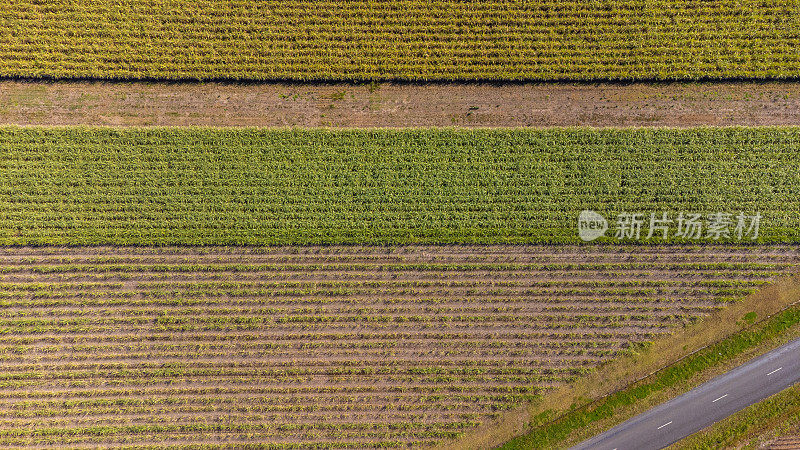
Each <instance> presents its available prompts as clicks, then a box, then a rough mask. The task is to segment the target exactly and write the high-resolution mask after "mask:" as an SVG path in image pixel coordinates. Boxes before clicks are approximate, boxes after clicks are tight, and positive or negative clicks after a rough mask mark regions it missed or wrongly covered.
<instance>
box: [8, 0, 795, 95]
mask: <svg viewBox="0 0 800 450" xmlns="http://www.w3.org/2000/svg"><path fill="white" fill-rule="evenodd" d="M798 16H800V11H798V7H797V5H796V3H794V2H791V1H788V0H779V1H773V2H767V3H763V2H755V1H747V2H744V3H742V4H737V5H735V6H734V5H722V6H718V5H712V4H706V3H697V2H688V1H666V0H662V1H658V2H655V3H646V2H643V1H641V0H624V1H616V2H613V3H604V2H581V1H576V0H570V1H565V2H556V1H537V2H515V3H509V2H502V1H499V0H491V1H483V2H461V1H456V0H441V1H435V2H423V1H420V0H399V1H393V2H388V3H387V2H367V1H353V2H336V1H333V0H323V1H312V0H291V1H289V2H275V1H265V2H255V3H254V2H249V1H245V0H235V1H227V2H224V3H219V2H214V1H211V0H201V1H195V2H181V3H174V2H169V1H167V0H155V1H143V0H135V1H130V2H127V3H126V4H125V7H124V8H122V7H120V6H119V5H118V4H117V3H114V2H112V1H110V0H102V1H95V2H90V3H84V2H79V1H76V0H69V1H58V2H55V1H45V2H41V1H34V0H24V1H10V0H5V1H3V2H2V3H0V23H4V24H6V25H5V26H4V27H3V29H2V30H0V31H2V33H0V43H2V45H0V49H2V50H1V51H0V61H2V64H0V75H2V76H6V77H7V76H22V77H46V78H65V77H66V78H75V77H89V78H115V79H120V78H121V79H130V78H140V79H141V78H148V79H151V78H155V79H169V80H173V79H241V80H267V79H269V80H285V79H294V80H384V79H403V80H476V79H479V80H531V79H534V80H565V79H568V80H587V79H588V80H597V79H696V78H706V77H711V78H767V77H770V78H775V77H778V78H783V77H795V76H797V75H798V73H800V57H798V55H797V52H796V51H794V49H795V48H796V47H797V46H798V44H800V36H799V35H798V33H797V32H796V30H797V28H798V23H797V19H796V17H798ZM633 43H635V45H634V44H633Z"/></svg>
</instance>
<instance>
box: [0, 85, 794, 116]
mask: <svg viewBox="0 0 800 450" xmlns="http://www.w3.org/2000/svg"><path fill="white" fill-rule="evenodd" d="M0 123H2V124H18V125H103V126H218V127H235V126H262V127H284V126H302V127H319V126H323V127H429V126H437V127H441V126H457V127H552V126H594V127H618V126H619V127H660V126H669V127H692V126H703V125H709V126H725V125H739V126H761V125H800V82H792V81H788V82H786V81H780V82H778V81H774V82H715V83H711V82H693V83H631V84H608V83H605V84H603V83H600V84H568V83H538V84H533V83H516V84H458V83H432V84H402V83H401V84H397V83H382V84H371V85H370V84H364V85H354V84H308V83H305V84H304V83H249V84H246V83H243V84H231V83H228V84H225V83H147V82H102V81H58V82H47V81H18V80H4V81H0Z"/></svg>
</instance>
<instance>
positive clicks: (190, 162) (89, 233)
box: [0, 127, 800, 245]
mask: <svg viewBox="0 0 800 450" xmlns="http://www.w3.org/2000/svg"><path fill="white" fill-rule="evenodd" d="M798 152H800V129H798V128H723V129H690V130H673V129H662V130H622V131H620V130H591V129H553V130H477V131H457V130H434V129H431V130H407V131H385V130H384V131H380V130H363V131H355V130H350V131H326V130H258V129H237V130H213V129H186V130H173V129H138V130H137V129H130V130H113V129H92V128H53V129H48V128H16V127H6V128H2V129H0V244H4V245H40V244H41V245H47V244H55V245H63V244H67V245H83V244H116V245H131V244H133V245H166V244H176V245H184V244H185V245H246V244H247V245H249V244H257V245H273V244H343V243H370V244H393V243H427V244H434V243H576V242H580V240H579V237H578V230H577V221H578V215H579V213H580V211H582V210H584V209H590V210H594V211H598V212H599V213H601V214H603V215H605V217H607V218H608V220H609V221H610V222H612V223H611V224H610V227H611V228H613V227H614V226H615V224H614V223H613V222H614V220H615V219H614V218H615V217H616V218H617V219H619V217H620V214H622V213H624V212H628V213H633V212H641V214H643V216H645V217H650V216H649V215H648V213H652V214H656V215H658V216H659V217H660V215H661V212H662V211H664V212H665V213H668V214H669V215H670V217H671V218H672V219H671V220H677V216H678V215H679V214H680V213H681V212H683V211H685V212H687V213H688V212H697V213H703V214H705V215H708V214H714V213H715V212H727V213H730V214H737V213H740V212H744V213H747V214H748V215H755V214H760V215H761V216H763V218H762V219H761V223H760V230H759V233H758V235H757V239H755V240H753V239H752V237H753V236H754V235H752V236H749V237H748V236H747V235H744V236H742V239H738V236H735V235H734V234H733V226H731V227H729V230H730V233H729V236H727V237H725V236H723V237H721V238H720V239H718V240H716V239H712V237H709V236H700V238H699V239H697V240H690V239H684V238H682V237H680V236H678V237H675V236H674V233H673V232H670V233H669V236H668V239H667V240H666V242H675V241H679V240H683V241H688V242H692V243H713V242H734V243H736V242H739V243H743V244H744V243H754V242H761V243H765V242H785V243H790V242H798V241H800V232H798V230H800V195H798V193H800V158H798V157H797V155H798ZM646 221H647V220H646ZM647 225H649V224H645V225H644V227H643V229H646V227H647ZM673 231H676V230H675V229H674V228H673ZM646 234H647V233H646V231H645V232H643V233H642V234H641V235H640V236H639V239H638V240H637V239H636V238H635V237H633V236H627V235H625V236H622V237H623V239H622V241H623V242H627V243H631V242H646V240H645V238H646ZM598 242H618V239H617V238H616V237H615V235H614V234H612V232H611V231H609V232H608V235H607V236H606V237H603V238H600V240H599V241H598ZM649 242H651V243H652V242H656V243H661V242H662V239H661V238H660V235H658V234H656V235H654V236H653V237H652V238H651V239H650V241H649Z"/></svg>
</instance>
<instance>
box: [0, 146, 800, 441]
mask: <svg viewBox="0 0 800 450" xmlns="http://www.w3.org/2000/svg"><path fill="white" fill-rule="evenodd" d="M31 157H34V156H33V155H31ZM526 248H527V250H526ZM343 249H344V248H342V249H338V248H331V249H330V252H337V251H344V250H343ZM510 249H512V250H511V251H510V253H515V254H516V255H517V258H518V259H517V260H516V261H514V260H507V261H502V260H498V258H502V256H498V255H499V254H502V251H500V250H499V248H497V247H494V248H489V247H482V246H472V247H467V246H464V247H434V246H430V247H416V246H410V247H403V248H401V249H386V248H375V249H369V248H361V249H358V250H357V251H356V249H355V248H353V249H352V250H351V251H352V253H358V254H360V255H361V256H362V257H365V258H363V259H362V260H360V261H358V260H357V261H351V260H349V259H347V258H342V259H340V260H332V261H328V260H326V259H325V258H327V256H328V255H329V252H328V251H326V250H324V249H322V248H320V249H319V250H318V251H317V252H316V253H312V252H313V250H307V251H308V252H309V253H308V254H307V255H306V256H304V260H303V263H298V262H297V261H291V262H286V263H276V262H265V261H266V260H267V259H269V258H270V257H271V256H272V255H278V254H283V253H285V252H286V250H285V249H280V248H272V249H271V248H269V247H263V248H260V249H255V248H243V249H242V251H241V253H242V255H241V257H239V256H237V253H236V249H235V248H233V247H230V248H224V249H223V248H220V247H209V248H206V249H202V250H201V249H197V248H187V249H185V250H183V251H182V252H181V251H178V249H177V248H174V247H173V248H167V249H164V250H163V254H160V253H159V252H160V251H161V250H159V249H148V248H142V247H118V248H82V247H68V248H57V249H55V248H54V249H52V251H51V252H49V253H52V255H53V256H47V255H48V251H47V248H46V247H44V248H22V247H18V248H14V247H8V248H5V249H0V268H1V269H2V271H3V272H4V273H3V274H2V275H3V277H4V278H3V279H2V281H0V362H1V363H2V366H3V370H2V371H1V372H0V446H27V447H42V446H48V445H55V446H118V445H119V446H126V445H145V446H147V445H170V444H175V445H179V446H180V445H200V446H202V445H207V446H215V445H230V446H233V447H236V446H245V445H248V444H252V445H256V446H266V447H274V448H334V447H337V446H338V447H351V448H366V447H380V446H393V447H403V448H408V447H418V446H421V445H423V444H425V443H433V442H440V441H441V440H442V439H445V438H448V437H452V436H455V435H457V434H459V433H462V432H464V431H466V430H469V429H472V428H474V427H475V426H477V425H479V424H480V423H484V422H486V421H487V420H490V419H492V418H494V417H496V416H497V414H498V413H500V412H502V411H505V410H508V409H510V408H513V407H514V406H515V405H517V404H519V403H520V402H523V401H528V400H531V399H533V398H535V397H536V396H537V395H541V394H542V393H544V392H547V391H548V390H551V389H553V388H555V387H557V386H560V385H563V384H564V383H568V382H570V381H572V380H574V379H575V378H577V377H579V376H581V375H582V374H585V373H587V372H589V371H591V370H593V369H594V367H596V366H597V365H598V364H599V363H601V362H604V361H608V360H610V359H612V358H615V357H617V356H619V355H624V354H630V353H632V352H634V351H637V348H638V345H639V344H640V343H646V342H648V341H650V340H652V339H654V338H655V337H657V336H659V335H662V334H665V333H669V332H671V331H672V330H674V329H675V327H676V326H680V325H681V324H684V323H689V322H693V321H695V320H698V319H699V318H701V317H703V316H705V315H707V314H708V313H709V312H710V311H713V310H715V309H717V308H720V307H723V306H724V305H725V304H726V303H728V302H731V301H735V300H736V299H738V298H741V296H743V295H746V294H747V293H749V292H752V291H753V290H755V289H758V288H760V287H761V286H763V285H764V284H765V283H768V282H771V281H772V280H773V279H775V278H776V277H779V276H782V275H787V274H790V273H792V272H793V271H795V270H796V268H797V267H798V265H800V254H798V252H797V251H796V246H793V245H786V244H784V245H782V246H780V247H778V246H765V247H753V246H730V247H720V246H709V247H696V246H685V247H683V246H680V245H676V246H673V247H670V250H668V251H665V252H664V254H658V253H652V251H651V250H650V249H647V248H644V247H640V246H608V247H604V246H594V247H586V248H579V247H575V248H573V249H572V250H571V252H572V255H573V256H570V255H569V254H559V253H558V252H554V251H552V247H547V246H541V247H539V246H527V247H521V248H517V247H513V248H510ZM3 252H5V254H4V253H3ZM203 252H205V253H206V254H205V255H203V254H201V253H203ZM387 252H389V253H391V254H393V255H395V256H397V258H395V257H387V258H385V259H383V260H378V259H374V260H372V259H370V258H368V257H370V256H374V255H383V254H386V253H387ZM440 252H441V254H440ZM221 253H224V254H225V257H224V261H221V260H218V259H217V260H212V259H213V258H217V256H212V257H211V258H209V257H208V255H209V254H211V255H213V254H221ZM133 254H147V255H151V256H148V258H149V259H148V260H147V261H133V260H131V259H126V258H129V255H133ZM255 254H257V255H259V256H258V257H259V258H265V259H264V260H257V258H255V257H254V256H253V255H255ZM315 255H316V256H315ZM688 255H690V256H688ZM534 256H535V258H534ZM20 258H27V259H26V260H25V261H22V260H21V259H20ZM48 258H50V259H48ZM53 258H61V259H62V260H59V261H56V260H55V259H53ZM355 258H356V259H357V258H358V256H356V257H355ZM680 258H685V259H683V260H679V261H676V259H680ZM367 260H369V261H368V262H365V261H367ZM534 260H535V262H532V261H534ZM441 261H446V262H441ZM319 273H324V274H326V275H327V278H325V279H319V278H309V277H314V276H316V275H317V274H319ZM643 273H644V274H645V275H646V276H642V274H643ZM209 274H211V275H220V276H221V277H222V278H218V279H209V278H208V276H209ZM354 274H355V275H357V277H356V278H347V277H348V276H350V275H354ZM97 275H102V276H103V277H105V279H99V278H93V276H97ZM279 277H280V278H279Z"/></svg>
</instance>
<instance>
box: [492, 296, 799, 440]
mask: <svg viewBox="0 0 800 450" xmlns="http://www.w3.org/2000/svg"><path fill="white" fill-rule="evenodd" d="M798 324H800V306H794V307H792V308H789V309H787V310H785V311H783V312H781V313H778V314H776V315H775V316H773V317H771V318H770V319H768V320H766V321H764V322H763V323H761V324H759V325H757V326H756V327H754V328H753V329H749V330H746V331H742V332H739V333H737V334H735V335H733V336H731V337H729V338H727V339H725V340H723V341H721V342H719V343H716V344H713V345H711V346H709V347H707V348H705V349H703V350H701V351H699V352H697V353H695V354H693V355H690V356H688V357H687V358H685V359H683V360H681V361H680V362H678V363H676V364H674V365H672V366H669V367H668V368H666V369H664V370H663V371H660V372H657V373H656V374H654V375H652V376H650V377H648V378H646V379H645V380H643V381H641V382H638V383H634V384H633V385H632V386H630V387H628V388H626V389H623V390H621V391H618V392H616V393H613V394H611V395H609V396H608V397H605V398H603V399H602V400H601V401H599V402H598V403H594V404H592V405H591V406H589V407H587V408H580V409H576V410H573V411H571V412H568V413H566V414H565V415H563V416H561V417H559V418H558V419H556V420H554V421H552V422H549V423H548V422H547V420H549V419H550V417H549V414H548V412H543V413H542V414H541V415H540V416H539V417H538V418H534V422H536V421H537V420H538V421H539V423H541V424H542V425H540V426H537V427H535V428H534V429H533V430H532V431H531V432H529V433H528V434H525V435H523V436H519V437H517V438H515V439H513V440H511V441H510V442H508V443H507V444H506V445H504V446H503V447H502V449H503V450H517V449H531V448H559V447H563V444H562V442H563V441H564V440H566V439H567V438H568V437H569V436H570V435H571V434H572V433H574V432H576V431H578V430H581V429H584V428H586V427H588V426H590V425H592V424H593V423H594V422H597V421H601V420H606V419H609V418H611V417H613V416H615V415H619V414H620V412H621V411H624V410H625V408H629V407H631V406H632V405H634V404H635V403H637V402H641V401H642V400H644V399H647V398H648V397H650V396H652V395H654V394H656V393H658V392H661V391H665V390H667V389H670V388H672V387H675V386H678V385H680V384H682V383H685V382H687V381H689V380H691V379H692V378H693V377H697V376H699V375H701V374H702V373H703V372H704V371H707V370H710V369H712V368H715V367H718V366H720V365H722V364H724V363H726V362H728V361H730V360H731V359H734V358H736V357H737V356H738V355H741V354H743V353H745V352H746V351H748V350H751V349H753V348H755V347H757V346H758V345H759V344H762V343H764V342H767V341H769V340H771V339H775V338H777V337H779V336H781V334H782V333H785V332H786V331H787V330H790V329H792V327H795V326H796V325H798ZM620 418H621V419H627V418H628V417H627V415H626V416H625V417H624V418H623V417H620Z"/></svg>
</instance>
